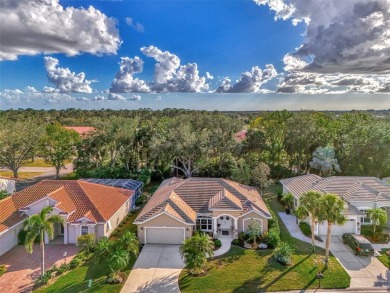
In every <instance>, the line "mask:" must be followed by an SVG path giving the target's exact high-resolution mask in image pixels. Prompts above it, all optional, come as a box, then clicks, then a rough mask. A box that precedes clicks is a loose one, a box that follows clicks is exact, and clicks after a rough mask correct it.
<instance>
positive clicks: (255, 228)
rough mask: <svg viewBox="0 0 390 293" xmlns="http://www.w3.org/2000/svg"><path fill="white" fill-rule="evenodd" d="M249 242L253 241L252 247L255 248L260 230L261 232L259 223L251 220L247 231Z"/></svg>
mask: <svg viewBox="0 0 390 293" xmlns="http://www.w3.org/2000/svg"><path fill="white" fill-rule="evenodd" d="M247 233H248V236H249V240H252V241H253V245H254V246H255V247H256V246H257V241H256V240H257V238H258V237H260V236H261V234H262V230H261V225H260V223H259V221H257V220H255V219H253V218H251V220H250V223H249V225H248V230H247Z"/></svg>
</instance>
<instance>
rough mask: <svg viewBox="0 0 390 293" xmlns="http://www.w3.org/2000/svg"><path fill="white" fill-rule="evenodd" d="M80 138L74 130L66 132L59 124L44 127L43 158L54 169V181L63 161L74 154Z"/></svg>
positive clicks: (62, 165)
mask: <svg viewBox="0 0 390 293" xmlns="http://www.w3.org/2000/svg"><path fill="white" fill-rule="evenodd" d="M79 139H80V137H79V135H78V133H77V132H75V131H74V130H68V129H66V128H65V127H63V126H61V125H60V124H49V125H48V126H46V134H45V135H44V136H43V138H42V144H43V156H44V158H45V160H46V161H47V162H48V163H51V164H52V165H53V166H54V167H55V169H56V179H58V178H59V175H60V170H61V168H62V167H65V161H67V160H70V159H72V158H73V156H74V155H75V154H76V144H77V143H78V141H79Z"/></svg>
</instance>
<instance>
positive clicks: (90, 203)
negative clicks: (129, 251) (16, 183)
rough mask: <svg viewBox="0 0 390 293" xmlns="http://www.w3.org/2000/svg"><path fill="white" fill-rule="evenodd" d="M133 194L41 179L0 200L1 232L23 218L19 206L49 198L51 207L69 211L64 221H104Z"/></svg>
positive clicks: (73, 181)
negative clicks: (51, 201) (85, 219)
mask: <svg viewBox="0 0 390 293" xmlns="http://www.w3.org/2000/svg"><path fill="white" fill-rule="evenodd" d="M133 194H134V191H132V190H127V189H121V188H116V187H109V186H105V185H99V184H94V183H89V182H85V181H81V180H43V181H41V182H39V183H37V184H35V185H33V186H30V187H28V188H26V189H24V190H22V191H20V192H17V193H15V194H13V195H11V196H9V197H7V198H6V199H4V200H1V201H0V233H1V232H3V231H4V230H6V229H8V228H9V227H11V226H13V225H15V224H17V223H19V222H20V221H21V220H23V218H24V217H26V216H25V215H22V212H21V211H20V210H21V209H26V207H28V206H29V205H31V204H33V203H35V202H36V201H38V200H40V199H43V198H46V197H47V198H49V199H52V200H53V202H55V204H54V207H55V208H58V209H59V210H60V212H62V213H66V214H69V216H68V219H67V221H68V222H71V223H72V222H75V221H77V220H79V219H80V218H83V217H85V218H88V219H89V220H90V221H91V222H95V223H96V222H106V221H107V220H108V219H110V218H111V217H112V216H113V215H114V214H115V212H116V211H117V210H118V209H119V208H120V207H121V206H122V205H123V204H124V203H125V202H126V201H127V200H128V199H129V197H131V196H132V195H133Z"/></svg>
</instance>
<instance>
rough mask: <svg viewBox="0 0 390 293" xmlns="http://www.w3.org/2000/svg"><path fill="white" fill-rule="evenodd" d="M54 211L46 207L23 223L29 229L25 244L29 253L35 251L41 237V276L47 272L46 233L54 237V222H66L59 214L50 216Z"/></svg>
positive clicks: (51, 237) (26, 229)
mask: <svg viewBox="0 0 390 293" xmlns="http://www.w3.org/2000/svg"><path fill="white" fill-rule="evenodd" d="M52 211H53V208H52V207H50V206H48V207H44V208H43V209H42V210H41V211H40V213H39V214H36V215H32V216H29V217H28V218H27V219H26V220H25V221H24V223H23V229H24V230H25V231H27V234H26V240H25V243H24V245H25V247H26V250H27V252H28V253H33V246H34V242H35V239H36V238H37V237H40V245H41V278H43V275H44V274H45V233H47V235H48V236H49V239H53V237H54V223H64V219H63V218H61V217H60V216H58V215H51V216H49V214H50V213H51V212H52Z"/></svg>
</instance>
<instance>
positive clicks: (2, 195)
mask: <svg viewBox="0 0 390 293" xmlns="http://www.w3.org/2000/svg"><path fill="white" fill-rule="evenodd" d="M7 196H9V194H8V192H7V191H6V190H0V200H2V199H4V198H6V197H7Z"/></svg>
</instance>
